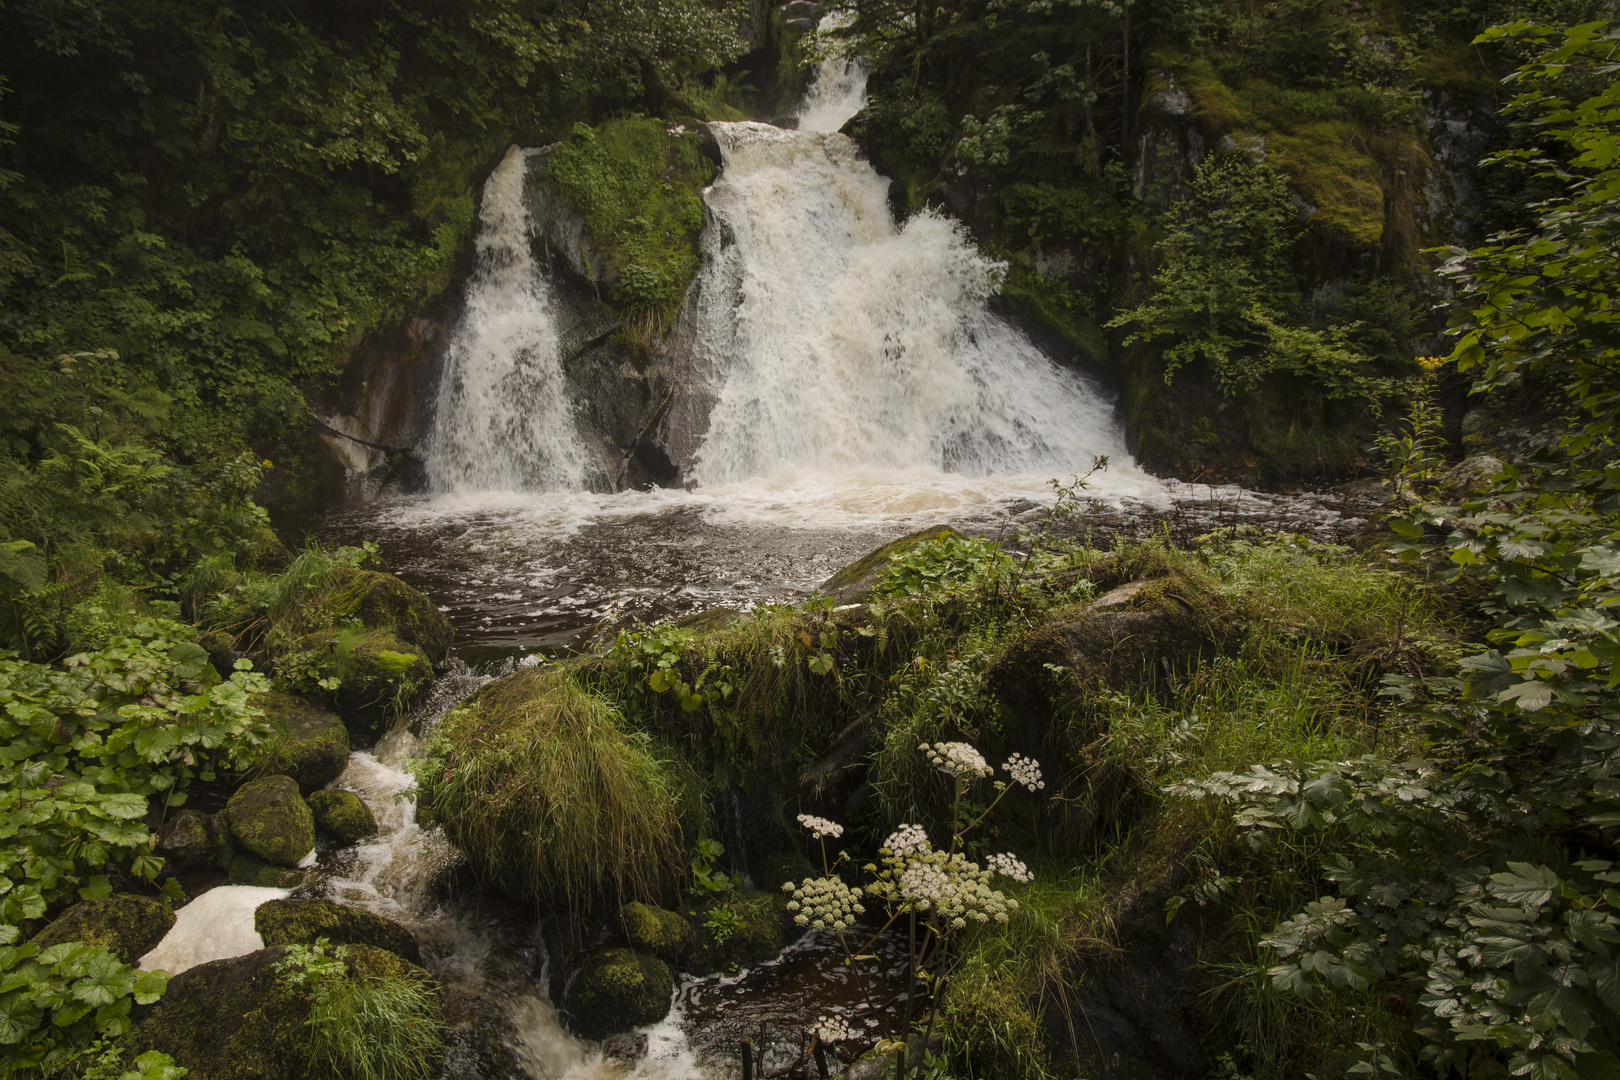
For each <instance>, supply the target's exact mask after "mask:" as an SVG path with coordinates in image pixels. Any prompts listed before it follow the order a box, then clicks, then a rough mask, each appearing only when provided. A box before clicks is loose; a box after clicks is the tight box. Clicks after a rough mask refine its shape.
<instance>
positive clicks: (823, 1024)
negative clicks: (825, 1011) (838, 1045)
mask: <svg viewBox="0 0 1620 1080" xmlns="http://www.w3.org/2000/svg"><path fill="white" fill-rule="evenodd" d="M812 1030H813V1031H814V1032H815V1033H816V1038H818V1039H820V1040H821V1041H822V1042H824V1043H835V1042H843V1041H844V1040H845V1039H848V1038H852V1037H853V1036H854V1032H852V1031H850V1030H849V1021H847V1020H845V1019H844V1018H843V1017H842V1016H823V1017H822V1018H821V1019H820V1020H817V1021H816V1026H815V1027H814V1028H813V1029H812Z"/></svg>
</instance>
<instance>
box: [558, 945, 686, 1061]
mask: <svg viewBox="0 0 1620 1080" xmlns="http://www.w3.org/2000/svg"><path fill="white" fill-rule="evenodd" d="M674 992H675V976H674V974H673V973H672V972H671V971H670V969H669V965H668V964H666V963H664V962H663V961H662V960H660V959H658V957H656V956H653V955H651V954H649V953H640V952H636V951H634V950H633V949H608V950H606V951H605V952H599V953H597V954H596V955H595V956H592V957H591V958H590V959H588V960H586V961H585V964H584V966H583V967H581V968H580V970H579V974H578V975H577V976H575V978H574V985H573V986H572V987H570V988H569V991H568V996H567V997H566V998H565V999H564V1001H563V1008H564V1010H565V1011H566V1012H567V1013H568V1017H569V1026H570V1027H571V1028H573V1029H574V1031H575V1032H577V1033H578V1034H580V1035H582V1036H583V1037H585V1038H587V1039H601V1038H605V1037H606V1036H608V1035H612V1034H615V1033H617V1032H620V1031H629V1030H630V1029H631V1028H638V1027H645V1026H647V1025H648V1024H656V1023H658V1021H660V1020H662V1019H663V1018H664V1017H665V1016H668V1015H669V1002H670V996H671V995H672V994H673V993H674Z"/></svg>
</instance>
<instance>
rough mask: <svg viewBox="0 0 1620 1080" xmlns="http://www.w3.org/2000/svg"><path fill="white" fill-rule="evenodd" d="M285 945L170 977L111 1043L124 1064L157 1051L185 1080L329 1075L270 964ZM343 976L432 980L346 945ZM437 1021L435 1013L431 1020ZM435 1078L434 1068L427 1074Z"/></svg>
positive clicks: (380, 953)
mask: <svg viewBox="0 0 1620 1080" xmlns="http://www.w3.org/2000/svg"><path fill="white" fill-rule="evenodd" d="M285 955H286V949H285V948H269V949H260V950H259V951H258V952H252V953H248V954H247V955H246V956H237V957H232V958H231V959H229V960H215V961H213V962H211V963H207V964H199V965H197V966H196V967H194V968H191V969H190V970H188V971H184V972H181V973H180V974H179V975H176V976H175V977H174V978H172V979H170V980H169V987H168V990H167V991H166V992H165V993H164V995H163V998H162V1000H161V1001H159V1002H158V1004H157V1005H156V1006H154V1007H153V1008H152V1009H151V1011H150V1012H148V1013H147V1015H146V1016H144V1017H143V1018H142V1019H141V1020H140V1021H139V1022H138V1023H136V1024H135V1026H134V1027H133V1028H131V1029H130V1031H129V1033H128V1034H126V1035H125V1036H124V1037H123V1038H121V1039H119V1040H118V1044H117V1045H118V1046H119V1048H120V1049H121V1050H123V1052H124V1055H125V1058H126V1060H132V1059H133V1058H134V1057H136V1056H137V1055H139V1054H141V1053H144V1052H145V1051H147V1050H159V1051H162V1052H163V1053H165V1054H168V1055H169V1056H171V1057H173V1058H174V1060H175V1063H176V1064H177V1065H179V1066H181V1067H183V1068H186V1069H190V1070H191V1072H190V1074H189V1077H188V1080H307V1078H309V1077H315V1076H331V1075H333V1073H332V1070H331V1068H330V1067H329V1066H327V1065H326V1064H325V1063H323V1062H319V1061H316V1060H315V1059H314V1057H313V1053H312V1043H311V1040H310V1031H309V1026H308V1022H309V1006H308V1004H307V1003H306V1002H305V1001H303V1000H302V999H300V998H298V997H296V996H294V995H289V994H286V993H284V992H283V991H282V988H281V986H280V984H279V980H278V979H277V976H276V970H275V965H276V963H277V961H279V960H281V959H282V957H283V956H285ZM345 960H346V961H347V967H348V972H347V978H348V979H350V980H353V981H356V982H360V981H364V980H368V979H380V978H389V977H399V976H408V977H411V978H414V979H417V980H427V981H428V983H429V984H430V985H433V986H434V988H435V989H436V984H433V983H432V980H431V977H430V976H428V974H427V973H426V972H424V971H422V970H421V969H419V968H416V967H414V966H412V965H410V964H408V963H406V962H405V961H404V960H402V959H400V958H399V957H398V956H396V955H394V954H393V953H390V952H386V951H384V950H382V949H375V948H372V947H370V946H367V945H349V946H347V949H346V952H345ZM430 1019H431V1020H433V1021H434V1022H438V1019H439V1017H438V1015H437V1010H436V1009H435V1015H434V1016H432V1017H431V1018H430ZM430 1071H431V1072H432V1073H433V1074H434V1075H437V1073H438V1068H437V1066H436V1065H435V1066H433V1067H432V1068H431V1070H430Z"/></svg>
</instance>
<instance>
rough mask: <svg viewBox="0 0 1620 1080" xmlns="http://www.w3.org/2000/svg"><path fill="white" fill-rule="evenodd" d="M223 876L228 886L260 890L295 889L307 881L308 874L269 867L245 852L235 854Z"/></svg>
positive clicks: (278, 867) (301, 871)
mask: <svg viewBox="0 0 1620 1080" xmlns="http://www.w3.org/2000/svg"><path fill="white" fill-rule="evenodd" d="M225 874H226V876H225V880H226V882H227V883H228V884H231V885H253V886H257V887H258V888H261V889H296V888H298V887H299V886H300V885H303V884H305V883H306V882H308V881H309V874H307V873H306V872H304V871H303V870H288V869H286V868H284V867H280V866H271V865H270V864H269V863H267V862H265V861H263V860H262V859H257V858H254V857H253V856H252V855H249V854H247V853H246V852H237V854H236V855H234V856H232V858H231V861H230V865H229V866H227V867H226V868H225Z"/></svg>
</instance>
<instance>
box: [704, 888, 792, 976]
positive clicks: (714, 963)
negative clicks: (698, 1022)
mask: <svg viewBox="0 0 1620 1080" xmlns="http://www.w3.org/2000/svg"><path fill="white" fill-rule="evenodd" d="M719 907H724V908H728V909H729V910H730V911H731V912H733V913H734V914H735V915H736V916H737V917H738V922H737V924H736V926H735V927H734V928H733V929H732V930H731V931H730V933H728V934H726V935H725V937H724V940H722V939H721V937H720V936H718V935H717V934H716V933H715V931H714V929H713V928H711V927H710V926H709V925H708V924H709V922H710V921H711V919H712V918H713V913H714V910H715V909H716V908H719ZM686 918H687V921H688V922H689V923H690V924H691V926H692V932H693V934H694V936H695V938H696V941H695V944H694V945H693V947H692V950H691V952H690V953H688V954H687V958H686V962H685V964H683V965H682V966H681V970H682V971H684V972H688V973H690V974H692V975H708V974H711V973H713V972H716V971H732V970H734V969H736V968H743V967H747V966H749V965H750V964H757V963H759V962H760V961H762V960H769V959H770V958H771V957H773V956H775V955H776V954H777V953H779V952H781V951H782V950H783V949H784V948H786V947H787V945H788V942H790V941H791V940H793V938H794V937H795V936H797V935H796V933H794V930H795V928H794V927H793V924H792V922H791V920H789V918H788V912H787V898H786V897H784V896H782V895H781V894H780V893H766V892H759V891H757V890H742V891H738V892H735V893H732V894H731V895H730V896H728V897H726V899H724V900H721V901H717V902H715V903H713V904H708V905H706V906H704V907H702V908H699V909H697V910H695V911H693V912H691V913H690V914H688V915H687V917H686Z"/></svg>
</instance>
